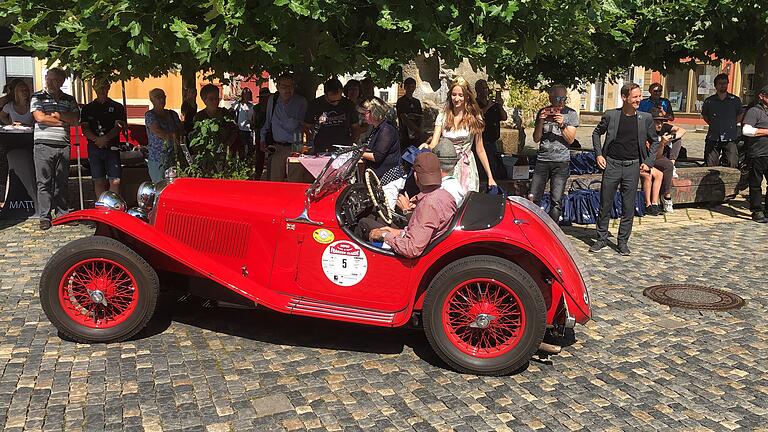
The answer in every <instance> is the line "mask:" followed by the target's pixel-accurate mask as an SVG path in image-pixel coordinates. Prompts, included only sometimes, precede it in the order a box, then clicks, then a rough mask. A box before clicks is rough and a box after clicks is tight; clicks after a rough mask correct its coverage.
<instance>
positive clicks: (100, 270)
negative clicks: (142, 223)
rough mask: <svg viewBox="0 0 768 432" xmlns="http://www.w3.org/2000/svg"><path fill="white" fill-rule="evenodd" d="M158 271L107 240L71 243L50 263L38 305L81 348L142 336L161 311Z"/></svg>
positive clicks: (134, 253) (106, 238)
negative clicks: (156, 310) (83, 344)
mask: <svg viewBox="0 0 768 432" xmlns="http://www.w3.org/2000/svg"><path fill="white" fill-rule="evenodd" d="M159 285H160V284H159V281H158V277H157V273H156V272H155V270H154V269H153V268H152V267H151V266H150V265H149V264H148V263H147V262H146V261H145V260H144V259H143V258H142V257H141V256H139V255H138V254H137V253H136V252H134V251H133V250H132V249H130V248H129V247H128V246H126V245H124V244H123V243H121V242H119V241H117V240H114V239H112V238H108V237H101V236H92V237H85V238H82V239H78V240H75V241H72V242H70V243H69V244H67V245H66V246H64V247H63V248H61V249H60V250H59V251H58V252H56V253H55V254H54V255H53V257H52V258H51V259H50V261H48V264H47V265H46V266H45V269H44V270H43V275H42V277H41V278H40V302H41V304H42V306H43V311H44V312H45V314H46V316H48V319H49V320H50V321H51V323H53V325H54V326H55V327H56V328H57V329H58V330H59V332H60V333H61V334H62V335H63V336H65V337H67V338H69V339H72V340H74V341H77V342H83V343H98V342H118V341H122V340H125V339H128V338H130V337H132V336H134V335H135V334H136V333H138V332H139V331H141V330H142V329H143V328H144V327H145V326H146V325H147V323H148V322H149V320H150V319H151V318H152V315H153V314H154V312H155V308H156V306H157V297H158V293H159Z"/></svg>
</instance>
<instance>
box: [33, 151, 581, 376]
mask: <svg viewBox="0 0 768 432" xmlns="http://www.w3.org/2000/svg"><path fill="white" fill-rule="evenodd" d="M361 154H362V153H361V151H360V148H357V149H351V150H348V151H346V152H342V153H338V154H335V155H333V156H332V157H331V159H330V160H329V162H328V164H327V165H326V166H325V168H324V169H323V171H322V173H321V174H320V175H319V176H318V178H317V180H316V181H315V182H314V183H313V184H312V185H311V186H309V187H307V185H306V184H297V183H268V182H258V181H234V180H210V179H188V178H175V179H174V178H170V179H166V180H163V181H162V182H159V183H158V184H155V185H153V184H151V183H145V184H144V185H142V187H141V188H140V190H139V196H138V202H139V207H137V208H133V209H130V210H127V211H126V208H125V202H124V201H122V200H121V199H120V198H119V197H118V196H116V195H114V194H110V193H109V192H106V193H105V194H103V195H102V196H101V197H100V198H99V202H98V204H97V208H95V209H91V210H83V211H78V212H74V213H71V214H68V215H66V216H63V217H60V218H57V219H56V220H54V225H59V224H65V223H69V222H73V221H89V222H91V223H95V225H96V231H95V234H94V235H93V236H92V237H86V238H82V239H78V240H75V241H73V242H71V243H69V244H68V245H66V246H64V247H63V248H62V249H61V250H59V251H58V252H56V254H55V255H54V256H53V257H52V258H51V260H50V261H49V262H48V264H47V265H46V267H45V270H44V271H43V275H42V278H41V281H40V300H41V303H42V306H43V309H44V311H45V313H46V315H47V316H48V318H49V319H50V320H51V322H52V323H53V324H54V325H55V326H56V327H57V328H58V330H59V331H60V332H61V334H62V335H64V336H66V337H68V338H71V339H73V340H75V341H80V342H86V343H98V342H118V341H122V340H125V339H128V338H130V337H132V336H134V335H135V334H136V333H138V332H139V331H140V330H142V328H144V327H145V325H146V324H147V322H148V321H149V319H150V318H151V317H152V315H153V314H154V313H155V306H156V305H157V298H158V293H159V290H160V289H161V285H160V278H159V277H158V274H160V275H161V276H164V275H169V274H176V275H183V278H184V280H185V281H188V282H189V283H188V286H189V289H190V290H191V291H192V293H195V294H198V295H200V294H202V295H205V296H208V297H215V298H216V299H217V300H219V301H223V302H228V303H238V304H240V305H243V304H247V305H249V306H255V305H262V306H265V307H268V308H270V309H274V310H276V311H280V312H283V313H286V314H296V315H305V316H310V317H317V318H323V319H330V320H338V321H348V322H354V323H359V324H368V325H376V326H386V327H398V326H403V325H406V324H409V323H411V322H417V323H418V322H420V323H422V325H423V328H424V331H425V333H426V336H427V338H428V340H429V343H430V344H431V345H432V347H433V349H434V350H435V351H436V352H437V354H439V356H440V357H441V358H442V359H443V360H444V361H445V362H446V363H447V364H448V365H450V366H451V367H453V368H455V369H456V370H458V371H461V372H469V373H475V374H489V375H501V374H506V373H509V372H511V371H514V370H516V369H518V368H520V367H521V366H522V365H524V363H525V362H527V361H528V360H529V359H530V357H531V356H532V355H533V354H534V353H535V352H536V350H537V349H538V347H539V345H540V343H541V342H542V339H543V337H544V335H545V331H547V330H549V331H554V332H559V333H561V334H562V333H563V332H566V331H572V330H570V329H572V328H573V327H574V325H575V323H577V322H578V323H582V324H583V323H585V322H587V321H588V320H589V319H590V317H591V311H590V303H589V294H588V292H587V286H586V280H587V273H586V269H585V267H584V266H583V264H582V263H581V261H580V259H579V257H578V254H577V253H576V252H575V250H574V249H573V247H572V246H571V245H570V243H569V241H568V240H567V239H566V238H565V235H564V234H563V232H562V231H561V230H560V228H559V227H558V226H557V225H556V224H554V223H553V222H552V221H551V219H550V218H549V217H548V216H547V215H546V214H544V213H543V212H542V211H541V210H540V209H539V208H538V207H537V206H535V205H534V204H532V203H530V202H529V201H527V200H525V199H523V198H519V197H509V198H505V197H503V196H495V195H487V194H480V193H470V194H469V195H467V197H466V199H465V200H464V202H463V204H462V205H461V206H460V207H459V208H458V210H457V212H456V215H455V217H454V218H453V220H452V221H451V229H450V230H449V231H448V232H447V233H446V234H444V235H442V236H441V237H439V238H437V239H435V240H434V241H433V242H432V243H431V244H430V245H429V246H428V248H427V249H426V250H425V251H424V253H423V254H422V255H421V256H420V257H418V258H415V259H408V258H403V257H400V256H397V255H395V254H394V253H393V252H392V251H391V250H388V249H385V248H382V247H380V245H376V244H371V243H369V242H368V241H367V239H362V238H357V237H356V236H355V226H356V224H357V223H358V221H359V220H360V218H362V217H364V216H367V215H371V214H374V213H378V214H379V215H380V216H381V217H383V218H385V219H388V218H390V217H391V216H392V215H391V214H390V212H389V210H388V207H386V205H385V204H384V202H385V200H384V197H383V192H382V189H381V186H380V184H379V182H378V179H377V178H376V176H375V174H373V172H372V171H369V172H366V174H365V175H364V176H363V177H365V181H357V182H355V181H354V179H355V177H356V173H357V165H358V160H359V159H360V156H361Z"/></svg>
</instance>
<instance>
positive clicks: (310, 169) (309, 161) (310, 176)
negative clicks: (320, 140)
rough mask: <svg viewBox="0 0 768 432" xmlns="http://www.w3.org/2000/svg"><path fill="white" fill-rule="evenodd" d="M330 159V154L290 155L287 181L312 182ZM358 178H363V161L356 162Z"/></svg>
mask: <svg viewBox="0 0 768 432" xmlns="http://www.w3.org/2000/svg"><path fill="white" fill-rule="evenodd" d="M330 159H331V157H330V156H307V155H302V156H291V157H289V158H288V161H287V166H286V170H285V172H286V173H287V177H288V181H289V182H293V183H312V182H314V181H315V179H316V178H317V176H319V175H320V173H321V172H322V171H323V168H324V167H325V165H326V164H327V163H328V161H329V160H330ZM357 170H358V176H359V177H358V178H363V177H362V175H363V172H365V162H363V161H362V160H360V161H359V162H358V163H357Z"/></svg>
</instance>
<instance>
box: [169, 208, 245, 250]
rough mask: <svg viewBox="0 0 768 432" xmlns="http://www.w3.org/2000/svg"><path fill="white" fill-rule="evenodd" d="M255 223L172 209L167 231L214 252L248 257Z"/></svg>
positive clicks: (195, 245) (197, 246) (193, 244)
mask: <svg viewBox="0 0 768 432" xmlns="http://www.w3.org/2000/svg"><path fill="white" fill-rule="evenodd" d="M250 231H251V226H250V225H249V224H247V223H243V222H234V221H230V220H226V219H217V218H212V217H206V216H198V215H191V214H184V213H175V212H169V213H168V215H167V220H166V221H165V232H166V233H167V234H168V235H170V236H171V237H173V238H175V239H176V240H178V241H180V242H182V243H184V244H186V245H187V246H189V247H191V248H193V249H196V250H198V251H200V252H202V253H206V254H210V255H220V256H229V257H234V258H244V257H245V255H246V253H247V251H248V239H249V238H250Z"/></svg>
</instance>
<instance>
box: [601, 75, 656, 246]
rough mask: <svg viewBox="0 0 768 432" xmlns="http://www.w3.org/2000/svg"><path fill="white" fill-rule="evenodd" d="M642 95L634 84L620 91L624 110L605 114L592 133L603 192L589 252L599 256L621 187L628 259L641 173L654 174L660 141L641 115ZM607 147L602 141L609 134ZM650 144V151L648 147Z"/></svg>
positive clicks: (648, 118) (621, 237)
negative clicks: (595, 238)
mask: <svg viewBox="0 0 768 432" xmlns="http://www.w3.org/2000/svg"><path fill="white" fill-rule="evenodd" d="M642 97H643V92H642V90H641V89H640V86H638V85H637V84H635V83H628V84H625V85H624V86H623V87H622V88H621V100H622V101H623V102H624V104H623V105H622V107H621V108H618V109H614V110H609V111H606V112H605V113H604V114H603V117H602V118H601V119H600V123H599V124H598V125H597V127H595V130H594V132H592V146H593V147H594V148H595V154H596V155H597V166H598V167H599V168H600V169H602V170H604V171H603V182H602V187H601V188H600V215H599V216H598V221H597V241H596V242H595V243H594V244H593V245H592V247H590V248H589V251H590V252H597V251H599V250H600V249H602V248H604V247H605V246H607V245H608V222H609V220H610V217H611V208H612V207H613V200H614V196H615V195H616V189H617V188H618V187H619V185H621V196H622V199H623V201H624V214H623V215H622V217H621V224H620V225H619V235H618V243H619V244H618V246H619V253H620V254H622V255H629V254H630V251H629V247H628V246H627V243H628V242H629V236H630V234H631V233H632V222H633V220H634V216H635V198H636V197H637V182H638V180H639V179H640V171H645V172H648V171H650V170H651V167H652V166H653V163H654V161H655V159H656V150H657V149H658V147H659V137H658V136H657V134H656V127H655V125H654V123H653V118H652V117H651V115H650V114H648V113H645V112H639V111H638V110H637V108H638V107H639V106H640V100H641V99H642ZM606 133H607V135H606V138H605V144H604V145H602V144H601V142H600V137H601V136H602V135H603V134H606ZM646 141H651V143H652V144H651V148H650V149H648V148H646V146H645V143H646Z"/></svg>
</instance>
